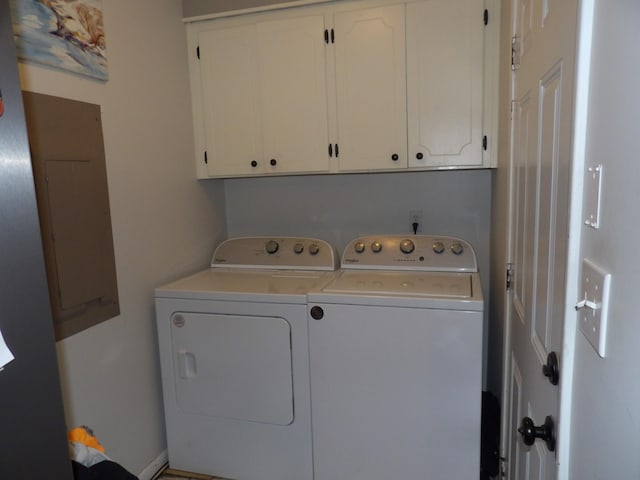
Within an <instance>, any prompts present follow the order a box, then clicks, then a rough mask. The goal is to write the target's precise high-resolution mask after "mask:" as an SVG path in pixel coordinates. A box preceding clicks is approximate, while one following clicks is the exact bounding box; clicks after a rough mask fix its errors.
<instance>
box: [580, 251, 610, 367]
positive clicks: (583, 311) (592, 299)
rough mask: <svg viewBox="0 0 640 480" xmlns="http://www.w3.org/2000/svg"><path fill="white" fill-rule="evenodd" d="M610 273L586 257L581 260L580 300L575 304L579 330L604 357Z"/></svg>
mask: <svg viewBox="0 0 640 480" xmlns="http://www.w3.org/2000/svg"><path fill="white" fill-rule="evenodd" d="M610 288H611V274H610V273H608V272H606V271H605V270H604V269H602V268H601V267H599V266H598V265H596V264H595V263H593V262H592V261H591V260H589V259H588V258H585V259H583V260H582V281H581V286H580V292H581V295H582V298H581V301H580V302H579V303H578V304H577V305H576V309H577V310H578V312H579V325H580V330H582V333H584V335H585V337H587V340H589V343H591V345H592V346H593V348H595V350H596V352H598V355H600V356H601V357H603V358H604V356H605V354H606V346H607V320H608V313H609V290H610Z"/></svg>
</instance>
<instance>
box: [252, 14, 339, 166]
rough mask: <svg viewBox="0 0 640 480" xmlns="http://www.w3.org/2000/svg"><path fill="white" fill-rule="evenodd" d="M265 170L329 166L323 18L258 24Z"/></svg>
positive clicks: (294, 19) (301, 18) (315, 17)
mask: <svg viewBox="0 0 640 480" xmlns="http://www.w3.org/2000/svg"><path fill="white" fill-rule="evenodd" d="M257 29H258V34H257V39H258V47H257V48H258V58H259V79H260V85H259V91H260V102H261V112H262V122H261V123H262V132H263V138H264V162H265V169H264V170H265V172H268V173H278V172H287V173H291V172H322V171H327V170H328V169H329V154H328V145H329V130H328V113H327V83H326V82H327V73H326V64H325V62H326V60H325V44H324V42H323V41H322V32H323V31H324V16H323V15H312V16H308V17H300V18H285V19H280V20H272V21H267V22H261V23H259V24H258V27H257Z"/></svg>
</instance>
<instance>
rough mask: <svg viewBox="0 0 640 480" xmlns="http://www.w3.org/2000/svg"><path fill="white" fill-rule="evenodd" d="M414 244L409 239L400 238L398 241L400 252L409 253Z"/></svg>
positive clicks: (413, 248) (412, 249)
mask: <svg viewBox="0 0 640 480" xmlns="http://www.w3.org/2000/svg"><path fill="white" fill-rule="evenodd" d="M415 248H416V246H415V245H414V244H413V242H412V241H411V240H409V239H405V240H402V241H401V242H400V251H401V252H402V253H407V254H408V253H411V252H413V251H414V250H415Z"/></svg>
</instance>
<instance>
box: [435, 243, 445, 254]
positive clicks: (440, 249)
mask: <svg viewBox="0 0 640 480" xmlns="http://www.w3.org/2000/svg"><path fill="white" fill-rule="evenodd" d="M433 251H434V252H436V253H437V254H440V253H442V252H444V243H442V242H435V243H434V244H433Z"/></svg>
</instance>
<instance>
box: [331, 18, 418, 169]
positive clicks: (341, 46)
mask: <svg viewBox="0 0 640 480" xmlns="http://www.w3.org/2000/svg"><path fill="white" fill-rule="evenodd" d="M335 68H336V92H337V93H336V95H337V107H336V108H337V130H338V140H337V142H338V145H339V152H340V153H339V155H338V161H339V163H340V170H342V171H349V170H370V169H399V168H407V114H406V112H407V97H406V91H407V87H406V69H405V24H404V6H403V5H391V6H386V7H379V8H366V9H362V10H354V11H349V12H342V13H338V14H336V16H335Z"/></svg>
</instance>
